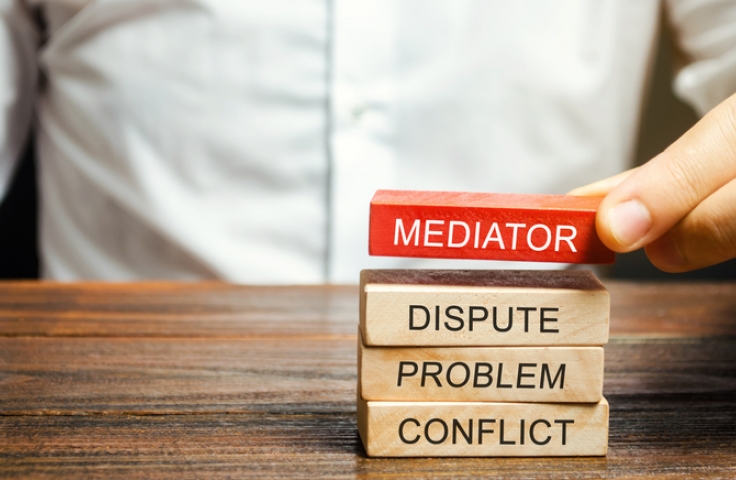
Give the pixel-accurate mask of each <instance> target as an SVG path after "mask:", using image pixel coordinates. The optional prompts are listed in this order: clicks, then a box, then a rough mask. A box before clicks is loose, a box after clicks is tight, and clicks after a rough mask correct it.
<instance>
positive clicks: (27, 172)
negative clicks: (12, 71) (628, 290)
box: [0, 22, 736, 280]
mask: <svg viewBox="0 0 736 480" xmlns="http://www.w3.org/2000/svg"><path fill="white" fill-rule="evenodd" d="M662 23H663V28H662V29H661V32H660V38H659V43H658V47H657V52H656V60H655V62H654V64H653V72H652V74H651V76H650V83H649V86H648V93H647V97H646V100H645V104H644V108H643V112H642V116H641V124H640V128H639V140H638V145H637V149H636V155H635V157H634V162H635V164H636V165H640V164H642V163H645V162H646V161H648V160H649V159H650V158H652V157H654V156H655V155H657V154H658V153H659V152H661V151H662V150H664V149H665V148H666V147H667V146H668V145H669V144H670V143H672V142H673V141H674V140H676V139H677V138H678V137H679V136H680V135H682V134H683V133H684V132H685V131H686V130H687V129H689V128H690V127H691V126H692V125H693V124H694V123H695V122H696V121H697V118H698V117H697V115H696V114H695V113H694V112H693V110H692V109H691V108H690V107H689V106H688V105H686V104H684V103H683V102H681V101H680V100H679V99H677V97H675V96H674V94H673V92H672V78H673V74H674V72H675V71H676V70H677V66H678V65H679V64H680V63H681V60H682V55H681V53H680V51H679V50H678V48H677V45H676V44H675V42H674V41H673V38H674V36H673V32H672V30H671V29H670V27H669V25H667V23H666V22H662ZM36 220H37V191H36V168H35V161H34V152H33V148H32V142H29V145H28V146H27V148H26V150H25V153H24V156H23V159H22V161H21V163H20V165H19V168H18V170H17V172H16V174H15V178H14V181H13V184H12V187H11V188H10V190H9V192H8V196H7V197H6V198H5V200H4V201H3V202H2V204H0V232H2V233H1V234H0V279H23V278H38V272H39V261H38V253H37V238H38V236H37V235H38V232H37V228H36ZM608 276H610V277H612V278H619V279H642V280H727V279H733V278H736V261H734V260H732V261H730V262H726V263H723V264H720V265H717V266H714V267H710V268H707V269H703V270H699V271H696V272H690V273H686V274H676V275H672V274H666V273H663V272H660V271H659V270H657V269H656V268H655V267H654V266H653V265H652V264H651V263H650V262H649V260H648V259H647V257H646V255H645V254H644V252H643V251H639V252H633V253H630V254H625V255H619V256H618V258H617V260H616V264H615V265H614V266H613V267H612V268H611V269H610V270H609V271H608Z"/></svg>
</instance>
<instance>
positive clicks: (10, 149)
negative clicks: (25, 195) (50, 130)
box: [0, 0, 38, 201]
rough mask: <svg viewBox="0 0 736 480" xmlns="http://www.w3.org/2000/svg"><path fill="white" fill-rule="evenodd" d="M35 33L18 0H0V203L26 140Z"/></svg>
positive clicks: (34, 72) (33, 80) (34, 68)
mask: <svg viewBox="0 0 736 480" xmlns="http://www.w3.org/2000/svg"><path fill="white" fill-rule="evenodd" d="M37 45H38V32H37V30H36V28H35V26H34V22H33V20H32V18H31V16H30V14H29V11H28V9H27V7H26V5H25V4H24V3H23V1H22V0H0V201H1V200H2V199H3V198H4V197H5V194H6V191H7V189H8V184H9V183H10V179H11V177H12V174H13V172H14V170H15V165H16V163H17V162H18V158H19V157H20V155H21V153H22V149H23V147H24V145H25V142H26V141H27V138H28V132H29V130H30V126H31V118H32V115H33V103H34V96H35V92H36V87H37V81H38V69H37V65H36V51H37Z"/></svg>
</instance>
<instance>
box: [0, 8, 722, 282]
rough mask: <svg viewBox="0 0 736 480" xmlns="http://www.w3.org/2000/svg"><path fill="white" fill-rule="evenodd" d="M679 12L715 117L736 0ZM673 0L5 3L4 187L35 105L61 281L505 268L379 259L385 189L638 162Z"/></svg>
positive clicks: (313, 277)
mask: <svg viewBox="0 0 736 480" xmlns="http://www.w3.org/2000/svg"><path fill="white" fill-rule="evenodd" d="M667 6H668V9H667V10H668V13H669V17H670V18H671V19H672V21H673V22H674V23H675V25H676V28H677V29H678V30H679V32H680V34H681V35H680V40H681V42H682V44H683V46H684V48H685V49H686V51H687V52H688V53H689V54H690V55H691V56H692V58H693V62H692V63H691V64H690V65H689V66H687V67H686V68H685V69H684V70H683V71H682V72H681V73H680V74H679V76H678V78H677V84H676V87H677V91H678V92H679V94H680V95H681V96H682V97H684V98H686V99H688V100H689V101H691V102H692V103H693V104H694V105H695V106H696V107H697V108H698V109H699V110H700V111H701V112H704V111H707V110H708V109H710V108H711V107H713V106H714V105H715V104H717V103H718V102H720V101H721V100H723V99H725V98H726V97H727V96H728V94H730V93H732V92H734V91H736V1H733V0H671V1H669V2H668V3H667ZM660 7H661V5H660V2H658V1H655V0H597V1H593V0H566V1H561V0H525V1H523V2H517V1H508V0H477V1H461V0H453V1H446V0H445V1H443V0H432V1H429V0H372V1H358V0H269V1H245V0H243V1H233V0H99V1H88V0H0V15H2V17H1V18H2V21H0V193H1V192H2V191H3V190H4V189H5V186H6V184H7V182H8V178H9V175H10V174H11V172H12V169H13V165H14V162H15V160H16V159H17V157H18V155H19V151H20V149H21V147H22V145H23V143H24V141H25V140H26V138H27V132H28V129H29V127H30V125H31V123H32V111H34V109H35V116H36V120H35V123H36V130H37V132H36V135H37V137H36V142H37V150H36V151H37V155H38V161H39V176H40V205H41V212H40V242H41V245H40V247H41V255H42V263H43V274H44V276H46V277H48V278H55V279H61V280H73V279H98V278H99V279H116V280H133V279H140V278H175V279H199V278H222V279H226V280H231V281H236V282H254V283H320V282H347V283H355V282H357V279H358V271H359V270H360V269H361V268H369V267H378V266H382V267H427V266H431V265H433V266H437V265H439V266H441V267H445V268H450V267H453V266H461V267H477V266H488V265H489V264H488V263H484V264H481V263H473V262H448V261H441V262H431V261H427V260H419V259H391V258H369V257H368V254H367V223H368V205H369V201H370V198H371V196H372V194H373V192H374V191H375V190H376V189H378V188H401V189H431V190H464V191H492V192H520V193H526V192H538V193H564V192H565V191H567V190H569V189H571V188H573V187H575V186H578V185H581V184H585V183H587V182H590V181H593V180H596V179H599V178H602V177H606V176H608V175H611V174H613V173H616V172H618V171H620V170H622V169H623V168H625V166H626V165H627V161H628V159H629V157H630V155H631V151H632V148H633V145H634V140H635V139H634V134H635V131H636V125H637V118H638V114H639V110H640V106H641V103H642V93H643V90H644V84H645V80H646V77H647V71H648V68H649V67H648V65H649V60H650V57H651V54H652V49H653V44H654V39H655V37H656V31H657V28H658V25H657V23H658V18H659V9H660ZM43 24H45V28H44V29H42V28H40V25H43ZM3 234H7V233H6V232H3ZM493 266H494V267H498V266H508V265H506V264H503V265H496V264H494V265H493ZM525 266H526V267H531V266H532V265H525Z"/></svg>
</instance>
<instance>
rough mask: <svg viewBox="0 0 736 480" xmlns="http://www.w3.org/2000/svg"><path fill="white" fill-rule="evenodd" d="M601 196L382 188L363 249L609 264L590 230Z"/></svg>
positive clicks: (373, 204) (605, 250) (395, 253)
mask: <svg viewBox="0 0 736 480" xmlns="http://www.w3.org/2000/svg"><path fill="white" fill-rule="evenodd" d="M601 200H602V198H599V197H570V196H565V195H513V194H494V193H460V192H424V191H402V190H379V191H377V192H376V194H375V195H374V197H373V200H372V201H371V214H370V233H369V242H368V243H369V246H368V251H369V253H370V254H371V255H382V256H393V257H425V258H465V259H482V260H514V261H525V262H562V263H613V261H614V259H615V256H614V252H612V251H611V250H609V249H608V248H606V247H605V246H604V245H603V243H602V242H601V241H600V239H599V238H598V235H597V234H596V231H595V214H596V209H597V208H598V205H599V204H600V202H601Z"/></svg>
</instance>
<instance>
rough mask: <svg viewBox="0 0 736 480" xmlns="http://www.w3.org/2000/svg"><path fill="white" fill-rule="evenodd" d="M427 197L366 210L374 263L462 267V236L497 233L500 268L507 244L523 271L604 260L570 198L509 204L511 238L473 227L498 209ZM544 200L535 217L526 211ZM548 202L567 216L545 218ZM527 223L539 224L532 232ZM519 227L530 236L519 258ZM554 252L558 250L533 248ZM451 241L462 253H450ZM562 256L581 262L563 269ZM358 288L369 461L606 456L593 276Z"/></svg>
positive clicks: (604, 299)
mask: <svg viewBox="0 0 736 480" xmlns="http://www.w3.org/2000/svg"><path fill="white" fill-rule="evenodd" d="M422 195H424V196H422ZM427 195H429V198H430V199H429V200H427ZM437 195H438V194H430V193H425V192H378V193H377V194H376V197H374V200H373V202H372V204H371V238H370V250H371V253H372V254H377V255H396V256H437V257H440V258H442V257H449V256H450V255H453V256H454V257H455V258H471V257H464V256H463V255H464V252H463V251H462V248H463V247H466V246H467V244H468V243H470V240H471V239H472V238H476V240H474V241H473V244H475V245H476V246H475V248H476V249H478V247H479V246H480V244H481V241H483V240H485V238H488V237H495V238H496V239H497V241H496V243H497V245H496V248H497V250H499V251H497V252H495V253H494V255H495V256H494V257H493V258H504V255H507V254H508V253H509V252H508V251H506V249H505V248H501V246H505V245H509V246H510V245H511V242H512V241H513V246H514V250H513V251H512V256H513V255H517V256H516V257H515V258H514V259H520V258H519V257H518V254H519V252H521V253H522V254H524V255H526V257H525V258H523V259H527V260H532V261H534V260H537V261H541V260H540V258H542V259H543V260H546V261H550V260H552V261H576V260H579V259H580V258H582V259H584V261H585V263H595V262H598V263H604V262H608V261H610V259H611V257H612V253H610V252H608V251H607V250H606V249H605V248H601V245H600V243H599V242H600V241H599V240H597V237H596V236H595V233H594V230H593V233H591V232H590V230H591V229H594V226H593V225H592V223H591V218H593V219H594V216H595V208H594V207H595V204H593V207H591V206H590V205H588V203H586V204H585V205H583V206H582V207H580V206H579V205H578V208H575V206H571V205H570V204H569V202H570V201H569V198H568V197H559V198H558V199H555V198H552V197H536V198H531V199H530V197H527V196H525V197H516V198H512V200H513V201H514V202H516V204H517V205H518V204H522V206H521V207H518V208H517V211H512V212H511V215H510V216H507V217H506V218H505V219H504V220H503V223H502V225H509V224H510V225H516V227H515V230H514V233H513V238H511V237H509V238H504V236H503V232H502V230H501V228H500V227H499V226H498V222H497V221H496V222H495V223H490V224H488V225H486V226H483V225H482V222H484V221H487V219H489V218H491V219H497V218H499V215H500V214H501V213H503V212H500V211H499V207H498V203H499V201H498V198H497V197H494V196H493V195H485V196H483V198H481V199H478V195H480V194H472V195H474V196H473V197H472V198H469V197H468V196H467V195H470V194H440V195H444V196H441V197H439V200H438V197H437ZM448 195H450V196H451V198H450V199H449V200H448V197H447V196H448ZM452 195H455V197H452ZM457 196H459V197H457ZM507 197H509V196H504V197H503V198H502V202H501V203H502V205H501V207H503V209H505V210H504V211H505V212H506V213H508V210H509V209H511V210H513V207H509V206H508V204H503V201H505V199H506V198H507ZM512 197H514V196H512ZM540 199H541V200H540ZM575 201H577V202H579V201H578V200H575ZM525 202H526V203H525ZM540 202H541V203H542V207H543V208H537V209H536V210H534V208H530V205H531V207H533V206H535V205H536V206H537V207H538V206H539V204H540ZM549 202H551V203H552V204H553V206H554V205H555V202H562V203H563V204H565V206H566V208H564V209H561V208H556V209H555V208H549ZM565 202H567V203H565ZM583 202H588V200H584V201H583ZM512 203H513V202H512ZM407 205H408V206H409V209H408V210H407V209H406V208H405V207H406V206H407ZM458 205H460V210H457V209H455V207H457V206H458ZM391 209H393V211H392V210H391ZM438 209H439V210H438ZM387 210H388V213H387ZM530 211H532V213H529V212H530ZM540 211H541V213H540ZM571 211H573V213H572V214H571V213H570V212H571ZM407 212H408V213H407ZM581 212H583V214H582V215H580V213H581ZM591 212H592V217H591ZM545 215H548V217H549V218H548V217H545ZM576 215H577V216H578V218H576V217H575V216H576ZM530 216H531V217H532V221H536V223H531V222H530V221H529V218H530ZM571 218H572V220H571ZM561 219H562V220H561ZM511 220H513V223H512V221H511ZM428 221H429V222H430V223H428ZM431 222H434V223H431ZM530 223H531V225H530ZM402 224H403V225H404V226H405V228H402V229H400V228H399V226H400V225H402ZM453 225H454V226H456V230H455V231H454V232H453ZM458 225H459V227H457V226H458ZM493 225H496V226H495V227H494V226H493ZM536 225H543V226H544V227H545V228H541V227H540V228H536V234H535V233H534V232H535V229H534V226H536ZM522 226H523V229H524V230H525V231H526V232H530V233H527V234H526V236H525V240H526V250H527V251H526V252H524V250H523V246H522V242H521V241H520V239H521V238H522V237H524V235H523V233H524V232H523V231H522ZM560 226H562V227H563V228H560ZM427 232H429V233H427ZM476 232H477V233H476ZM496 232H497V234H496ZM554 232H557V238H554ZM466 233H467V234H466ZM540 233H541V234H542V235H541V236H540V235H538V234H540ZM545 233H546V234H547V237H545V236H544V234H545ZM387 236H390V237H391V238H389V239H388V240H387V239H386V238H384V237H387ZM560 237H563V240H565V237H566V241H567V242H568V243H567V244H568V245H569V248H568V251H567V252H563V251H562V250H563V249H561V248H559V247H560V243H561V242H560V240H559V238H560ZM478 238H480V240H478ZM581 238H584V239H586V242H587V243H586V242H580V241H579V240H580V239H581ZM422 240H424V241H423V242H422ZM575 240H578V241H577V242H575ZM415 241H416V243H414V242H415ZM596 241H597V242H596ZM427 243H430V245H426V244H427ZM431 243H434V245H431ZM485 243H486V246H485V247H484V248H483V251H482V252H471V254H472V255H473V257H472V258H488V257H482V255H486V254H488V248H487V247H488V245H487V244H488V242H487V241H486V242H485ZM555 243H557V247H558V248H557V251H553V249H552V248H550V251H548V252H544V251H543V250H542V249H537V248H538V247H541V246H542V245H546V247H552V246H553V245H554V244H555ZM562 243H564V242H562ZM438 244H439V246H438ZM448 245H461V246H460V247H453V248H456V250H455V251H450V252H449V254H447V253H448V252H447V251H448V250H449V249H448ZM422 247H429V248H430V249H431V248H438V249H439V250H435V251H432V250H429V251H427V250H426V249H422ZM530 247H531V248H530ZM471 248H473V247H472V244H471ZM440 250H441V252H440ZM569 251H572V253H575V254H579V255H578V256H577V257H575V258H574V259H572V260H571V258H570V255H568V253H570V252H569ZM438 252H439V253H438ZM530 252H532V253H530ZM540 252H541V253H542V254H543V255H542V257H534V254H535V253H540ZM591 252H593V253H591ZM609 253H610V254H609ZM560 254H562V255H560ZM544 255H546V256H544ZM565 255H567V257H565ZM507 257H508V256H507ZM561 257H565V258H567V259H566V260H561V259H560V258H561ZM360 289H361V300H360V329H359V332H360V333H359V347H358V349H359V353H358V428H359V431H360V436H361V439H362V441H363V445H364V447H365V450H366V453H367V454H368V455H369V456H382V457H414V456H431V457H443V456H581V455H605V454H606V452H607V446H608V403H607V402H606V400H605V399H604V398H603V395H602V393H603V367H604V364H603V347H602V346H603V345H604V344H605V343H606V342H607V340H608V323H609V309H610V307H609V297H608V292H607V291H606V289H605V288H604V286H603V285H602V284H601V283H600V282H599V281H598V280H597V279H596V278H595V276H594V275H593V274H592V273H590V272H587V271H582V270H579V271H564V270H553V271H549V270H548V271H539V270H537V271H529V270H527V271H512V270H506V271H503V270H498V271H493V270H365V271H363V272H362V274H361V285H360Z"/></svg>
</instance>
